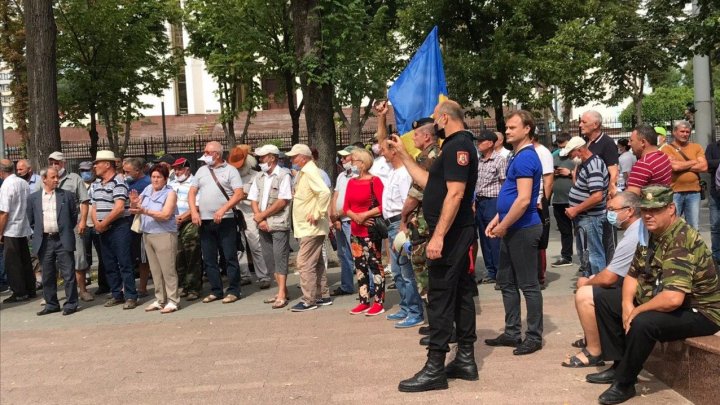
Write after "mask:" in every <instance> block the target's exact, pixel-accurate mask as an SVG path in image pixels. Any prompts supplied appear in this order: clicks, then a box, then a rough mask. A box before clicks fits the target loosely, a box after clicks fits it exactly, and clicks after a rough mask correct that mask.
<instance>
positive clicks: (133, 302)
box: [123, 300, 137, 309]
mask: <svg viewBox="0 0 720 405" xmlns="http://www.w3.org/2000/svg"><path fill="white" fill-rule="evenodd" d="M135 307H137V300H126V301H125V305H123V309H135Z"/></svg>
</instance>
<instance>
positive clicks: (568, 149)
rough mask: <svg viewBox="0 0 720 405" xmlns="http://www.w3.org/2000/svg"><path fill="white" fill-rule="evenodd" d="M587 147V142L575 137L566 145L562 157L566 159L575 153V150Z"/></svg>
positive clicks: (561, 153)
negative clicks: (569, 154) (571, 153)
mask: <svg viewBox="0 0 720 405" xmlns="http://www.w3.org/2000/svg"><path fill="white" fill-rule="evenodd" d="M583 145H585V140H584V139H583V138H582V137H580V136H573V137H572V138H570V140H569V141H568V143H567V145H565V147H564V148H562V150H561V151H560V156H562V157H565V156H567V155H568V153H570V152H572V151H574V150H575V149H577V148H579V147H581V146H583Z"/></svg>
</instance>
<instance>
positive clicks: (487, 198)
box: [475, 196, 497, 201]
mask: <svg viewBox="0 0 720 405" xmlns="http://www.w3.org/2000/svg"><path fill="white" fill-rule="evenodd" d="M493 198H497V197H482V196H477V197H475V201H485V200H492V199H493Z"/></svg>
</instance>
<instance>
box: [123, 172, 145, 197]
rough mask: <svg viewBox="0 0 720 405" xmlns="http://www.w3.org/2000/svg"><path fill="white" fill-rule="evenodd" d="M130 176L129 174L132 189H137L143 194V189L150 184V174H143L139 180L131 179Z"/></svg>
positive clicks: (129, 185) (128, 182)
mask: <svg viewBox="0 0 720 405" xmlns="http://www.w3.org/2000/svg"><path fill="white" fill-rule="evenodd" d="M129 179H130V176H128V180H127V185H128V188H129V189H130V190H135V191H137V192H138V194H142V192H143V190H145V188H146V187H147V186H149V185H150V176H148V175H145V174H143V176H142V177H140V178H139V179H137V180H129Z"/></svg>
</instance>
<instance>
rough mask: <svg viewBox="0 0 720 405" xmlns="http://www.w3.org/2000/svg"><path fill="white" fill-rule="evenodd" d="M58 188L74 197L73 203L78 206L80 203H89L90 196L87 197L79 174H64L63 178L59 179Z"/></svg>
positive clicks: (85, 188)
mask: <svg viewBox="0 0 720 405" xmlns="http://www.w3.org/2000/svg"><path fill="white" fill-rule="evenodd" d="M60 188H61V189H63V190H65V191H67V192H70V193H72V194H73V195H74V196H75V202H76V203H77V204H78V205H79V204H80V203H84V202H89V201H90V196H89V195H88V191H87V187H86V186H85V182H84V181H83V180H82V178H81V177H80V175H79V174H76V173H68V172H66V173H65V176H63V177H62V178H60Z"/></svg>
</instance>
